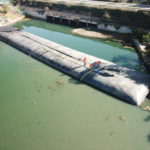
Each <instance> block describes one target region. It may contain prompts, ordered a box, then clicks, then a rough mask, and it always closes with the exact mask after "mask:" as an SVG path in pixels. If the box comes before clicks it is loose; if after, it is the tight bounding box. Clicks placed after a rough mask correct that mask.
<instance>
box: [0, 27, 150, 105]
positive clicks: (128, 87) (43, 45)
mask: <svg viewBox="0 0 150 150" xmlns="http://www.w3.org/2000/svg"><path fill="white" fill-rule="evenodd" d="M4 30H5V31H6V32H5V31H4ZM12 31H13V32H12ZM0 40H2V41H3V42H5V43H8V44H10V45H12V46H14V47H15V48H17V49H19V50H21V51H22V52H24V53H26V54H28V55H30V56H32V57H34V58H36V59H38V60H40V61H42V62H43V63H46V64H48V65H49V66H51V67H54V68H56V69H58V70H60V71H62V72H64V73H66V74H68V75H70V76H72V77H74V78H76V79H78V80H82V81H83V82H85V83H87V84H89V85H91V86H93V87H95V88H97V89H100V90H102V91H105V92H106V93H109V94H111V95H113V96H115V97H117V98H119V99H122V100H124V101H126V102H129V103H131V104H134V105H140V104H141V103H142V102H143V101H144V99H145V97H146V96H147V94H148V93H149V84H150V76H149V75H148V74H147V73H144V72H137V71H134V70H131V69H127V68H122V67H119V66H117V65H116V64H114V63H112V62H108V61H106V60H103V59H100V58H96V57H93V56H90V55H88V54H85V53H82V52H79V51H76V50H73V49H70V48H68V47H65V46H62V45H59V44H57V43H54V42H52V41H49V40H46V39H43V38H40V37H38V36H35V35H33V34H29V33H26V32H24V31H17V30H14V28H13V29H10V31H9V30H8V29H7V28H1V29H0ZM85 57H86V58H87V60H88V62H87V63H88V64H87V65H86V66H85V65H84V63H83V61H82V60H83V58H85ZM96 61H101V62H102V63H101V65H100V66H96V68H95V67H94V68H92V69H91V68H89V64H90V63H93V62H96ZM104 67H105V69H104Z"/></svg>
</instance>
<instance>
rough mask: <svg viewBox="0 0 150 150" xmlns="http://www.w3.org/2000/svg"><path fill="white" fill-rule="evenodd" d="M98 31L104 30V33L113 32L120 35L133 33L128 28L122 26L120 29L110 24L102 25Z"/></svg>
mask: <svg viewBox="0 0 150 150" xmlns="http://www.w3.org/2000/svg"><path fill="white" fill-rule="evenodd" d="M97 28H98V29H101V30H104V31H111V32H118V33H132V30H131V29H130V28H129V27H126V26H120V27H119V28H118V27H117V26H115V25H110V24H107V25H106V24H104V23H101V24H99V25H98V26H97Z"/></svg>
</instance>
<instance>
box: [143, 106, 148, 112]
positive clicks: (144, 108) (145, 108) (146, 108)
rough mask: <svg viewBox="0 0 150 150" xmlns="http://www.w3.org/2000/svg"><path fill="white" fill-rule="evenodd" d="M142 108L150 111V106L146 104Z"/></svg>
mask: <svg viewBox="0 0 150 150" xmlns="http://www.w3.org/2000/svg"><path fill="white" fill-rule="evenodd" d="M142 109H143V110H145V111H150V106H145V107H143V108H142Z"/></svg>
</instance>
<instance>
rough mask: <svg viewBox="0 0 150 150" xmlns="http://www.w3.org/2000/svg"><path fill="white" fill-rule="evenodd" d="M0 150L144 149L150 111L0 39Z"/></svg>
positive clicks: (148, 140)
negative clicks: (109, 94) (91, 85)
mask: <svg viewBox="0 0 150 150" xmlns="http://www.w3.org/2000/svg"><path fill="white" fill-rule="evenodd" d="M0 68H1V70H0V83H1V84H0V150H48V149H52V150H93V149H94V150H100V149H104V150H141V149H143V150H149V147H150V113H148V112H145V111H143V110H141V109H140V108H139V107H135V106H132V105H129V104H127V103H124V102H122V101H120V100H117V99H116V98H113V97H111V96H108V95H106V94H104V93H102V92H100V91H97V90H95V89H93V88H91V87H89V86H87V85H85V84H82V83H79V82H77V81H76V80H74V79H72V78H70V77H69V76H66V75H64V74H62V73H61V72H59V71H56V70H54V69H52V68H50V67H48V66H46V65H44V64H42V63H40V62H39V61H36V60H35V59H32V58H30V57H29V56H27V55H25V54H23V53H21V52H19V51H18V50H16V49H14V48H12V47H10V46H8V45H6V44H4V43H2V42H0Z"/></svg>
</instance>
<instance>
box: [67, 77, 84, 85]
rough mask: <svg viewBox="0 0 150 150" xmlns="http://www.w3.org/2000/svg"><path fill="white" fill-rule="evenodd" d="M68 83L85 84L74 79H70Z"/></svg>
mask: <svg viewBox="0 0 150 150" xmlns="http://www.w3.org/2000/svg"><path fill="white" fill-rule="evenodd" d="M68 82H69V84H83V83H82V82H80V81H79V80H76V79H74V78H69V80H68Z"/></svg>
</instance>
